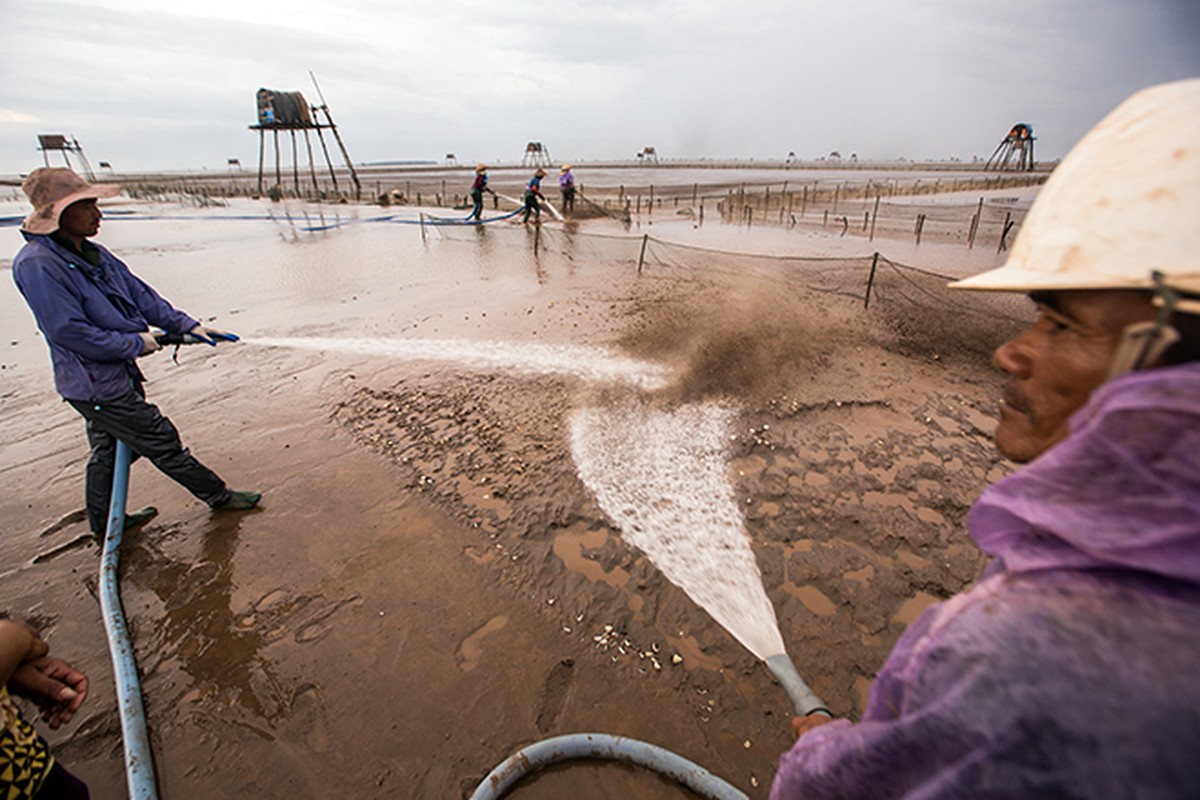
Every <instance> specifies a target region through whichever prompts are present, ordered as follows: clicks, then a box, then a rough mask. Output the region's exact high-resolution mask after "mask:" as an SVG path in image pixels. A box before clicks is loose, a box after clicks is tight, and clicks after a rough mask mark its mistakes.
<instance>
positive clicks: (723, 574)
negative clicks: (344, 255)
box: [244, 338, 786, 661]
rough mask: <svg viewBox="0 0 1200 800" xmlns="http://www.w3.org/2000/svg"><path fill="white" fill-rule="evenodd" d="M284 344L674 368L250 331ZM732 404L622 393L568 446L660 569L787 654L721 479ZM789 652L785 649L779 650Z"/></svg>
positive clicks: (529, 370)
mask: <svg viewBox="0 0 1200 800" xmlns="http://www.w3.org/2000/svg"><path fill="white" fill-rule="evenodd" d="M244 341H246V342H247V343H250V344H257V345H260V346H266V347H287V348H296V349H306V350H321V351H330V352H339V353H353V354H359V355H374V356H381V357H386V358H392V359H404V360H409V361H432V362H442V363H451V364H454V365H455V366H458V367H465V368H468V369H476V370H498V369H504V370H510V371H514V372H521V373H524V374H531V375H562V376H568V377H573V378H576V379H579V380H583V381H586V382H591V383H597V384H614V383H616V384H625V385H629V386H632V387H634V388H636V389H639V390H642V391H653V390H657V389H661V388H663V387H664V386H666V384H667V381H668V378H669V377H670V371H669V370H668V369H667V368H666V367H665V366H663V365H661V364H655V363H651V362H646V361H638V360H635V359H630V358H626V357H623V356H618V355H614V354H612V353H610V352H609V351H607V350H603V349H601V348H595V347H582V346H573V345H546V344H519V345H517V344H509V343H504V342H486V341H485V342H477V341H476V342H473V341H464V340H434V339H332V338H255V339H246V340H244ZM735 413H736V412H734V411H733V410H731V409H728V408H724V407H722V406H719V405H716V404H712V403H704V404H692V405H684V406H680V407H677V408H673V409H663V408H657V407H654V406H653V405H651V404H649V403H647V402H645V401H644V400H640V399H637V398H635V397H631V396H629V395H628V394H627V393H626V394H625V395H624V399H620V400H613V401H612V402H611V403H610V404H608V405H605V406H591V407H586V408H582V409H578V410H576V411H575V412H573V414H572V416H571V425H570V428H571V453H572V456H573V457H574V459H575V464H576V467H577V469H578V472H579V476H580V478H581V479H582V480H583V482H584V484H585V485H586V486H587V487H588V488H589V489H591V490H592V492H593V493H594V494H595V495H596V499H597V501H598V502H599V504H600V508H601V509H602V510H603V511H604V513H605V514H607V515H608V516H609V518H610V519H612V520H613V522H614V523H615V524H616V525H617V526H618V527H619V528H620V529H621V532H622V535H623V537H624V538H625V540H626V541H627V542H628V543H629V544H631V545H633V546H634V547H636V548H638V549H639V550H641V551H642V552H643V553H645V554H646V555H647V557H649V558H650V560H651V561H652V562H654V564H655V565H656V566H657V567H658V568H659V569H660V570H661V571H662V573H663V574H664V575H665V576H666V577H667V578H668V580H670V581H671V582H672V583H674V584H675V585H676V586H679V587H680V588H681V589H683V590H684V592H686V593H687V595H688V596H689V597H691V598H692V600H693V601H695V602H696V603H697V604H698V605H699V606H700V607H702V608H704V609H705V610H706V611H707V612H708V613H709V614H710V615H711V616H712V617H713V619H715V620H716V621H717V622H718V623H719V624H720V625H721V626H723V627H724V628H725V629H726V630H727V631H729V632H730V633H731V634H732V635H733V636H734V637H735V638H736V639H737V640H738V641H739V642H741V643H742V644H743V645H744V646H745V647H746V648H747V649H748V650H750V652H752V653H753V654H754V655H755V656H757V657H758V658H760V659H762V660H764V661H766V660H768V659H770V658H772V657H773V656H779V655H781V654H783V653H784V645H783V637H782V635H781V634H780V632H779V625H778V623H777V621H776V619H775V611H774V608H773V607H772V606H771V601H770V600H769V599H768V598H767V595H766V591H765V590H764V589H763V585H762V573H761V572H760V571H759V568H758V562H757V560H756V559H755V557H754V552H753V551H752V550H751V548H750V540H749V537H748V536H747V535H746V533H745V529H744V524H743V520H742V515H741V512H740V511H739V510H738V506H737V501H736V500H735V498H734V496H733V489H732V487H731V485H730V483H729V479H728V476H727V475H726V463H727V457H728V453H727V451H726V446H727V442H728V441H729V430H730V427H731V420H732V419H733V417H734V415H735ZM785 658H786V657H785Z"/></svg>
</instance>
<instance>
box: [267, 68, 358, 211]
mask: <svg viewBox="0 0 1200 800" xmlns="http://www.w3.org/2000/svg"><path fill="white" fill-rule="evenodd" d="M309 75H310V77H312V79H313V85H314V86H315V87H316V89H317V95H318V96H320V98H321V105H319V106H310V105H309V104H308V101H306V100H305V99H304V95H303V94H301V93H300V92H281V91H277V90H275V89H259V90H258V94H257V96H256V100H257V107H258V124H257V125H251V126H250V130H252V131H258V191H259V193H262V190H263V158H264V155H265V152H266V138H267V131H270V132H271V136H272V141H273V143H274V147H275V186H276V187H282V185H283V175H282V171H281V169H280V154H279V133H280V131H286V132H287V133H288V134H290V135H291V139H292V188H293V190H294V191H295V192H296V194H297V195H299V194H300V165H299V157H298V155H297V143H296V132H297V131H302V132H303V133H304V146H305V148H306V149H307V150H308V172H309V176H310V177H311V178H312V185H313V190H314V191H315V192H316V193H317V195H318V196H319V195H320V193H321V189H320V186H318V184H317V171H316V164H315V161H314V159H313V149H312V139H311V138H310V137H309V131H316V132H317V139H318V140H319V141H320V143H321V152H322V153H324V155H325V165H326V167H327V168H328V169H329V177H330V179H332V181H333V190H334V191H335V192H337V193H339V194H340V192H341V190H340V189H339V188H338V179H337V173H336V172H334V169H333V163H332V162H331V161H330V159H329V147H328V146H327V145H326V142H325V134H324V133H323V132H324V131H330V132H332V133H333V138H334V140H335V141H336V142H337V145H338V148H339V149H340V150H341V151H342V158H343V159H345V163H346V169H347V170H348V171H349V173H350V179H351V180H352V181H353V182H354V197H355V199H359V198H360V197H361V196H362V184H361V183H360V182H359V180H358V173H357V172H355V170H354V162H352V161H351V160H350V154H349V153H348V152H347V151H346V145H345V143H343V142H342V137H341V135H340V134H339V133H338V129H337V125H336V124H334V122H333V116H332V115H331V114H330V113H329V105H328V104H327V103H326V102H325V95H324V94H322V93H321V87H320V86H319V85H317V79H316V77H315V76H313V75H312V73H311V72H310V73H309ZM321 114H324V116H325V121H324V122H322V121H321V116H320V115H321Z"/></svg>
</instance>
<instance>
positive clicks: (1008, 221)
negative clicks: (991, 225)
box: [996, 211, 1016, 253]
mask: <svg viewBox="0 0 1200 800" xmlns="http://www.w3.org/2000/svg"><path fill="white" fill-rule="evenodd" d="M1013 225H1016V223H1015V222H1013V221H1012V212H1011V211H1006V212H1004V228H1002V229H1001V231H1000V244H998V245H997V246H996V252H997V253H1000V252H1002V251H1004V250H1007V249H1008V242H1007V241H1006V240H1007V239H1008V233H1009V231H1011V230H1012V229H1013Z"/></svg>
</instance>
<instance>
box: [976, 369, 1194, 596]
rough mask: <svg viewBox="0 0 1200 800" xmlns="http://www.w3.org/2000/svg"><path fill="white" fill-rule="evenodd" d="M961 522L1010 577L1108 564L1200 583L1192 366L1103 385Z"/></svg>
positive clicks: (1125, 377)
mask: <svg viewBox="0 0 1200 800" xmlns="http://www.w3.org/2000/svg"><path fill="white" fill-rule="evenodd" d="M968 523H969V525H970V530H971V535H972V537H974V539H975V540H976V541H977V542H978V543H979V546H980V547H981V548H982V549H983V550H984V551H985V552H987V553H988V554H990V555H992V556H995V557H997V558H999V559H1001V560H1002V561H1003V562H1004V567H1005V569H1007V570H1008V571H1009V572H1013V573H1020V572H1035V571H1038V570H1046V569H1057V568H1067V569H1114V568H1115V569H1123V570H1135V571H1139V572H1149V573H1153V574H1156V575H1160V576H1165V577H1168V578H1174V579H1177V580H1181V581H1186V582H1187V583H1191V584H1194V585H1200V364H1197V363H1192V364H1184V365H1181V366H1176V367H1166V368H1160V369H1152V370H1147V371H1144V372H1133V373H1129V374H1127V375H1123V376H1121V377H1119V378H1116V379H1114V380H1112V381H1109V382H1108V383H1106V384H1104V385H1103V386H1101V387H1100V388H1099V389H1097V390H1096V391H1095V392H1093V394H1092V396H1091V399H1090V400H1089V401H1088V404H1087V405H1086V406H1084V408H1082V409H1080V410H1079V411H1078V412H1076V413H1075V415H1074V416H1073V417H1072V418H1071V436H1069V437H1068V438H1067V439H1065V440H1063V441H1062V442H1061V443H1059V444H1058V445H1055V446H1054V447H1052V448H1051V449H1050V450H1048V451H1046V453H1045V454H1043V455H1041V456H1039V457H1038V458H1036V459H1035V460H1034V461H1032V462H1030V463H1029V464H1027V465H1026V466H1025V467H1023V468H1022V469H1020V470H1018V471H1017V472H1015V473H1014V474H1012V475H1010V476H1009V477H1007V478H1005V479H1003V480H1001V481H998V482H996V483H995V484H993V485H992V486H990V487H988V488H987V489H986V490H985V491H984V492H983V494H982V495H981V496H980V498H979V500H978V501H977V502H976V503H975V506H974V507H973V508H972V510H971V513H970V516H969V518H968Z"/></svg>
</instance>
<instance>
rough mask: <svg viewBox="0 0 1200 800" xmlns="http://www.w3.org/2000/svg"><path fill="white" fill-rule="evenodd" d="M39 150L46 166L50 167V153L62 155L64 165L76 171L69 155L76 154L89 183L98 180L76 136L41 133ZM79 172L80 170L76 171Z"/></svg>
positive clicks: (39, 135)
mask: <svg viewBox="0 0 1200 800" xmlns="http://www.w3.org/2000/svg"><path fill="white" fill-rule="evenodd" d="M37 138H38V150H41V151H42V161H43V162H45V164H46V166H47V167H48V166H50V153H52V152H53V153H61V154H62V158H63V163H65V164H66V165H67V167H68V168H69V169H75V167H74V166H72V164H71V158H70V156H68V155H67V154H68V153H74V154H75V155H76V156H78V157H79V162H80V164H81V165H82V167H83V175H84V177H85V178H87V179H88V180H89V181H94V180H96V173H94V172H92V165H91V164H90V163H88V160H87V156H85V155H84V154H83V146H82V145H80V144H79V140H78V139H76V138H75V137H74V136H71V137H67V136H65V135H64V134H61V133H39V134H38V137H37ZM75 171H76V172H78V171H79V170H75Z"/></svg>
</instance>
